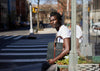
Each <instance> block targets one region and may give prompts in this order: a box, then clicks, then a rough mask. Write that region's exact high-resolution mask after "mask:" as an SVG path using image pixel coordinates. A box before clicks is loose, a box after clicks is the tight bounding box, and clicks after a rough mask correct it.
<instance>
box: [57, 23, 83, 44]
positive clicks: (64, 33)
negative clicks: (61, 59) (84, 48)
mask: <svg viewBox="0 0 100 71" xmlns="http://www.w3.org/2000/svg"><path fill="white" fill-rule="evenodd" d="M56 36H61V37H62V38H63V39H64V38H71V30H70V29H69V28H68V27H67V26H65V25H62V26H61V27H60V29H59V31H57V34H56ZM81 36H82V30H81V27H80V26H79V25H76V38H78V39H79V43H81V42H82V38H80V37H81ZM63 39H61V38H58V39H57V42H60V43H63Z"/></svg>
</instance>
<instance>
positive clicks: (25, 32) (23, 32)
mask: <svg viewBox="0 0 100 71" xmlns="http://www.w3.org/2000/svg"><path fill="white" fill-rule="evenodd" d="M50 33H56V30H55V29H54V28H44V29H43V30H41V31H38V33H34V34H50ZM2 35H6V36H9V35H14V36H17V35H29V30H14V31H4V32H0V36H2Z"/></svg>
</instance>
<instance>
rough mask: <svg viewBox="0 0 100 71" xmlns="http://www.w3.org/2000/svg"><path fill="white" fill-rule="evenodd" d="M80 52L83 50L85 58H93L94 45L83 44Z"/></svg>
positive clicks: (82, 53)
mask: <svg viewBox="0 0 100 71" xmlns="http://www.w3.org/2000/svg"><path fill="white" fill-rule="evenodd" d="M80 50H81V55H83V56H93V55H94V52H93V48H92V44H86V45H83V44H81V46H80Z"/></svg>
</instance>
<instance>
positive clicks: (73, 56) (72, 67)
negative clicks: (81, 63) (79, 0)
mask: <svg viewBox="0 0 100 71" xmlns="http://www.w3.org/2000/svg"><path fill="white" fill-rule="evenodd" d="M71 6H72V7H71V18H72V19H71V23H72V24H71V33H72V34H71V51H70V54H69V71H77V70H76V64H77V62H78V58H77V57H78V55H77V52H76V0H72V2H71Z"/></svg>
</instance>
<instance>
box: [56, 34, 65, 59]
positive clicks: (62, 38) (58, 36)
mask: <svg viewBox="0 0 100 71" xmlns="http://www.w3.org/2000/svg"><path fill="white" fill-rule="evenodd" d="M57 38H61V39H63V38H62V37H61V36H57V37H56V38H55V41H54V58H55V55H56V50H58V49H56V43H57ZM64 48H65V46H64V43H63V48H62V51H63V49H64Z"/></svg>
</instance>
